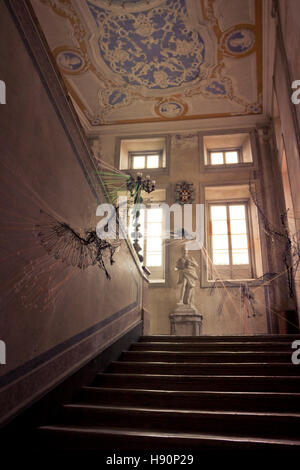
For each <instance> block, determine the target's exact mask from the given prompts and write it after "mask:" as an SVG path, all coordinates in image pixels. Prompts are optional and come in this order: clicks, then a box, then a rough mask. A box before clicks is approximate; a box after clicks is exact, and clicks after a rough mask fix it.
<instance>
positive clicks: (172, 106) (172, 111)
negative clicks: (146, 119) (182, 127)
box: [154, 98, 188, 119]
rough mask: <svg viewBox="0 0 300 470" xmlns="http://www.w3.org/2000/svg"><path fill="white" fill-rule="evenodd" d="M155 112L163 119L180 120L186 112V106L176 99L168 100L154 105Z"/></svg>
mask: <svg viewBox="0 0 300 470" xmlns="http://www.w3.org/2000/svg"><path fill="white" fill-rule="evenodd" d="M154 109H155V112H156V114H158V115H159V116H160V117H162V118H164V119H176V118H181V117H182V116H183V115H184V114H185V113H186V112H187V109H188V107H187V104H186V103H183V102H182V101H180V100H178V99H177V98H175V99H172V98H169V99H167V100H163V101H161V102H160V103H158V104H157V105H155V108H154Z"/></svg>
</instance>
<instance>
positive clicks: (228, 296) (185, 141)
mask: <svg viewBox="0 0 300 470" xmlns="http://www.w3.org/2000/svg"><path fill="white" fill-rule="evenodd" d="M175 126H176V124H174V125H173V129H172V133H170V135H171V149H170V165H169V168H168V172H167V173H166V174H164V173H160V174H159V173H156V174H155V180H156V182H157V188H159V187H164V188H166V189H167V194H168V200H167V202H168V203H169V204H173V203H174V202H175V186H176V183H177V182H179V181H182V180H184V181H188V182H191V183H193V184H194V189H195V193H194V195H195V201H194V202H195V203H205V191H204V189H205V186H207V185H216V186H226V185H233V184H235V185H238V184H241V185H246V186H247V185H248V182H249V179H251V180H252V181H255V182H256V183H257V185H258V186H257V187H258V188H260V177H259V176H258V175H260V170H259V165H258V152H257V148H256V146H260V143H259V141H258V139H256V138H254V139H252V140H253V141H254V147H255V148H254V149H252V150H253V152H254V156H255V161H254V163H253V165H247V166H244V167H240V168H236V169H228V168H226V169H223V170H218V171H215V170H211V171H208V170H207V169H203V164H202V165H201V163H200V159H201V149H200V144H199V142H201V139H199V135H198V134H199V133H201V131H202V129H201V127H200V126H199V129H198V132H197V131H193V132H189V133H188V132H182V131H180V130H178V131H176V127H175ZM212 129H213V124H212V128H211V131H212ZM121 133H122V128H120V134H121ZM204 133H205V132H204ZM216 133H217V132H216ZM147 134H149V137H150V136H151V128H150V126H149V128H148V129H147ZM155 134H157V131H156V132H155ZM135 135H136V134H135ZM128 137H130V135H129V134H128ZM99 142H100V146H99V151H100V154H101V158H103V159H104V160H105V161H107V162H109V163H110V164H111V165H114V155H115V145H116V142H117V136H116V135H108V134H107V133H106V134H103V135H100V137H99ZM264 158H269V156H268V155H264ZM146 171H147V172H148V170H146ZM266 171H268V169H266ZM153 177H154V175H153ZM269 178H271V176H270V175H269ZM226 194H227V191H226V190H224V198H226ZM259 195H261V191H260V190H259ZM236 197H237V198H238V197H240V194H239V192H237V193H236ZM255 223H256V224H257V219H256V221H255ZM260 237H261V239H260V241H258V240H256V241H255V243H256V245H257V246H259V245H260V244H261V251H262V255H261V256H262V260H260V262H261V263H262V268H261V269H262V271H261V270H260V271H259V272H258V274H257V276H260V275H261V273H262V272H267V271H268V265H267V257H266V248H265V243H264V236H263V234H261V233H260ZM168 246H169V248H168V265H167V283H166V285H165V286H159V287H158V286H150V287H149V291H148V294H147V311H148V312H149V317H150V333H151V334H170V322H169V314H170V313H171V312H172V311H173V310H174V309H175V307H176V303H177V301H178V296H179V289H178V286H177V272H176V271H175V270H174V268H175V265H176V261H177V259H178V258H179V257H180V256H181V247H180V245H179V244H178V243H173V242H171V243H169V244H168ZM191 254H192V256H193V257H194V258H195V259H196V261H197V263H198V264H199V267H200V268H199V283H198V286H197V288H196V292H195V302H196V307H197V308H198V309H199V311H200V313H201V314H202V315H203V327H202V334H216V335H229V334H259V333H267V332H271V329H272V328H273V327H274V328H275V326H272V324H271V322H270V318H269V317H270V315H271V313H270V311H269V307H270V305H269V297H270V295H269V294H270V293H269V290H270V287H269V286H267V287H264V286H259V285H255V286H254V285H253V286H252V287H251V292H253V295H254V303H253V305H254V309H255V316H253V315H252V314H250V318H248V315H247V312H246V310H245V306H244V305H243V303H242V301H241V291H240V287H228V286H226V288H224V287H221V286H218V287H216V288H211V287H209V286H204V285H202V284H201V281H200V277H201V269H202V264H203V263H202V259H201V256H202V255H201V253H200V252H199V251H194V252H192V253H191ZM284 289H286V286H285V287H284ZM272 307H273V308H274V309H276V307H278V308H280V309H281V308H283V307H284V306H283V305H280V306H279V305H278V306H276V305H273V306H272ZM273 332H275V330H274V331H273Z"/></svg>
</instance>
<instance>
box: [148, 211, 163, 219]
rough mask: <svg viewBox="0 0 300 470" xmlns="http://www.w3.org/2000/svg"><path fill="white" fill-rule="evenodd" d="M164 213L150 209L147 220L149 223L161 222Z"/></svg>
mask: <svg viewBox="0 0 300 470" xmlns="http://www.w3.org/2000/svg"><path fill="white" fill-rule="evenodd" d="M162 215H163V211H162V209H148V210H147V220H148V222H161V221H162Z"/></svg>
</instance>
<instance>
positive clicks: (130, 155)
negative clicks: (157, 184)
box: [128, 149, 163, 171]
mask: <svg viewBox="0 0 300 470" xmlns="http://www.w3.org/2000/svg"><path fill="white" fill-rule="evenodd" d="M151 155H158V159H159V160H158V161H159V165H158V166H157V167H155V168H147V166H144V167H142V168H134V167H133V160H134V158H135V157H145V158H146V163H147V158H148V157H149V156H151ZM128 163H129V165H128V166H129V169H130V170H133V171H141V170H144V171H146V170H147V171H153V170H154V171H155V170H160V169H162V168H163V166H162V165H163V149H159V150H136V151H135V150H134V151H129V152H128Z"/></svg>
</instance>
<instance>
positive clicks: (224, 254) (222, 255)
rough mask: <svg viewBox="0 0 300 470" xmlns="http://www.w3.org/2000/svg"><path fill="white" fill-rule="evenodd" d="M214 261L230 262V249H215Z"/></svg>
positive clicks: (216, 262)
mask: <svg viewBox="0 0 300 470" xmlns="http://www.w3.org/2000/svg"><path fill="white" fill-rule="evenodd" d="M213 263H214V264H222V265H224V264H229V254H228V251H222V250H218V251H214V254H213Z"/></svg>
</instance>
